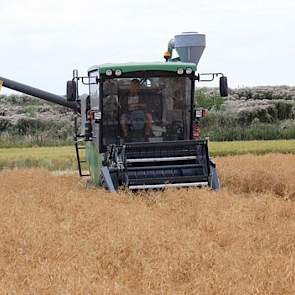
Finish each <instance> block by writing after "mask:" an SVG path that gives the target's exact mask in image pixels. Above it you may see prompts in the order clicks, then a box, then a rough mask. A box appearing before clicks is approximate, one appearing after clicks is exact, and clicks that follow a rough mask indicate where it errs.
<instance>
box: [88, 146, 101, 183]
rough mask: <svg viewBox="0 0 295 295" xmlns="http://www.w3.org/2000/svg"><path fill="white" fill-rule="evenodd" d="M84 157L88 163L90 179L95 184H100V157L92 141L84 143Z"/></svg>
mask: <svg viewBox="0 0 295 295" xmlns="http://www.w3.org/2000/svg"><path fill="white" fill-rule="evenodd" d="M86 159H87V162H88V165H89V170H90V175H91V181H92V183H93V184H94V185H95V186H99V185H100V166H101V158H100V155H99V153H98V151H97V149H96V146H95V144H94V143H93V142H91V141H88V142H87V143H86Z"/></svg>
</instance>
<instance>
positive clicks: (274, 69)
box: [0, 0, 295, 94]
mask: <svg viewBox="0 0 295 295" xmlns="http://www.w3.org/2000/svg"><path fill="white" fill-rule="evenodd" d="M294 14H295V1H294V0H280V1H277V0H247V1H246V0H207V1H205V0H183V1H171V0H170V1H169V0H137V1H136V0H124V1H119V0H112V1H99V0H96V1H95V0H83V1H81V0H71V1H70V0H42V1H41V0H10V1H6V0H0V28H1V39H0V43H1V46H0V76H3V77H6V78H10V79H13V80H17V81H19V82H22V83H25V84H29V85H31V86H35V87H38V88H41V89H44V90H47V91H51V92H54V93H57V94H64V93H65V85H66V81H67V80H70V79H71V78H72V70H73V69H78V70H79V73H80V74H81V75H87V69H88V68H89V67H90V66H93V65H97V64H101V63H106V62H129V61H135V62H149V61H162V60H163V53H164V51H166V48H167V43H168V41H169V40H170V39H171V38H173V36H174V35H176V34H179V33H181V32H185V31H197V32H199V33H204V34H206V42H207V45H206V46H207V47H206V49H205V51H204V54H203V56H202V58H201V61H200V63H199V65H198V72H200V73H202V72H223V73H225V74H226V75H227V76H228V82H229V86H230V87H232V88H236V87H244V86H259V85H294V84H295V83H294V78H293V69H294V68H295V34H294V33H295V17H294ZM199 85H200V86H204V85H203V84H199ZM210 85H211V86H217V85H218V81H215V82H212V83H211V84H210ZM207 86H208V85H207ZM1 93H4V94H6V93H10V92H9V91H7V90H5V89H2V92H1Z"/></svg>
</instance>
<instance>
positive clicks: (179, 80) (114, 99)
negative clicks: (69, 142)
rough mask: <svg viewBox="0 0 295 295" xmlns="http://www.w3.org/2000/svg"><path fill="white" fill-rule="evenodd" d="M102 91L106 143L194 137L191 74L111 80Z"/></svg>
mask: <svg viewBox="0 0 295 295" xmlns="http://www.w3.org/2000/svg"><path fill="white" fill-rule="evenodd" d="M101 90H102V96H101V98H102V114H103V115H102V116H103V117H102V122H103V125H102V143H103V144H104V145H108V144H123V143H126V142H161V141H175V140H185V139H189V138H190V119H191V117H190V116H191V112H190V109H191V93H192V82H191V80H190V79H189V78H188V77H148V78H140V77H132V78H115V79H108V80H105V81H104V82H103V84H102V89H101Z"/></svg>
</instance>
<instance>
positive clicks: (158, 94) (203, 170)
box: [0, 32, 228, 191]
mask: <svg viewBox="0 0 295 295" xmlns="http://www.w3.org/2000/svg"><path fill="white" fill-rule="evenodd" d="M174 49H175V50H176V51H177V53H178V55H179V57H177V58H172V51H173V50H174ZM204 49H205V35H203V34H198V33H194V32H190V33H182V34H180V35H176V36H175V37H174V39H172V40H171V41H170V42H169V44H168V51H167V52H165V54H164V58H165V62H153V63H124V64H122V63H120V64H119V63H118V64H103V65H99V66H93V67H91V68H90V69H89V70H88V75H87V76H85V77H83V76H79V75H78V71H77V70H74V71H73V79H72V80H71V81H68V82H67V98H66V99H64V98H63V97H62V96H58V95H55V94H52V93H49V92H46V91H43V90H40V89H36V88H33V87H30V86H27V85H24V84H21V83H18V82H15V81H12V80H9V79H6V78H3V77H0V84H2V85H3V86H4V87H7V88H10V89H13V90H16V91H20V92H23V93H26V94H28V95H32V96H35V97H38V98H41V99H45V100H47V101H49V102H53V103H56V104H59V105H62V106H65V107H68V108H71V109H72V110H73V111H74V112H75V113H76V119H75V147H76V154H77V160H78V168H79V174H80V176H91V179H92V181H93V183H94V184H96V185H99V184H102V185H103V186H104V187H105V188H106V189H108V190H109V191H116V190H117V189H118V188H120V187H128V188H129V189H132V190H138V189H149V188H166V187H191V186H197V187H201V186H209V187H211V188H212V189H214V190H218V189H219V187H220V184H219V179H218V175H217V170H216V166H215V163H214V162H213V160H212V159H211V158H210V156H209V152H208V142H207V140H200V139H199V136H198V127H197V126H198V122H199V120H200V118H201V117H202V116H203V115H204V113H205V112H204V110H202V109H200V108H197V106H196V105H195V100H194V94H195V81H198V82H200V81H213V80H214V78H215V77H218V76H219V78H220V80H219V84H220V95H221V96H227V92H228V90H227V78H226V77H225V76H224V75H223V74H221V73H205V74H197V73H196V71H197V65H198V62H199V60H200V58H201V56H202V53H203V51H204ZM79 82H80V83H83V84H84V85H88V86H89V95H88V96H83V95H82V96H79V93H78V84H79ZM78 126H81V127H78ZM81 149H86V153H85V155H86V159H85V160H83V159H81V157H80V150H81ZM82 163H87V164H88V167H89V169H88V170H89V174H88V173H87V174H85V173H83V171H82V166H83V165H82Z"/></svg>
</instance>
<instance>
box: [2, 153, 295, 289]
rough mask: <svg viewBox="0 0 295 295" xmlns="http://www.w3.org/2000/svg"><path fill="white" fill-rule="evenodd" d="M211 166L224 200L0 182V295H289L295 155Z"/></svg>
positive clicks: (55, 181)
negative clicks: (218, 179) (217, 174)
mask: <svg viewBox="0 0 295 295" xmlns="http://www.w3.org/2000/svg"><path fill="white" fill-rule="evenodd" d="M216 162H217V164H218V167H219V170H220V174H221V179H222V183H223V189H222V191H221V192H219V193H215V192H211V191H209V190H206V189H189V190H185V189H183V190H176V189H175V190H166V191H156V192H149V193H147V192H145V193H142V194H132V193H131V192H128V191H121V192H120V193H119V194H109V193H107V192H105V191H103V190H101V189H95V188H93V187H91V186H89V185H87V183H86V182H85V181H84V180H80V179H79V178H78V177H77V176H76V175H75V174H61V173H53V172H48V171H46V170H41V169H20V170H3V171H1V172H0V180H1V185H0V202H1V205H0V234H1V239H0V293H2V294H294V292H295V257H294V256H295V202H294V200H295V182H294V175H295V155H290V154H289V155H288V154H287V155H281V154H269V155H263V156H254V155H242V156H230V157H223V158H217V159H216Z"/></svg>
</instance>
